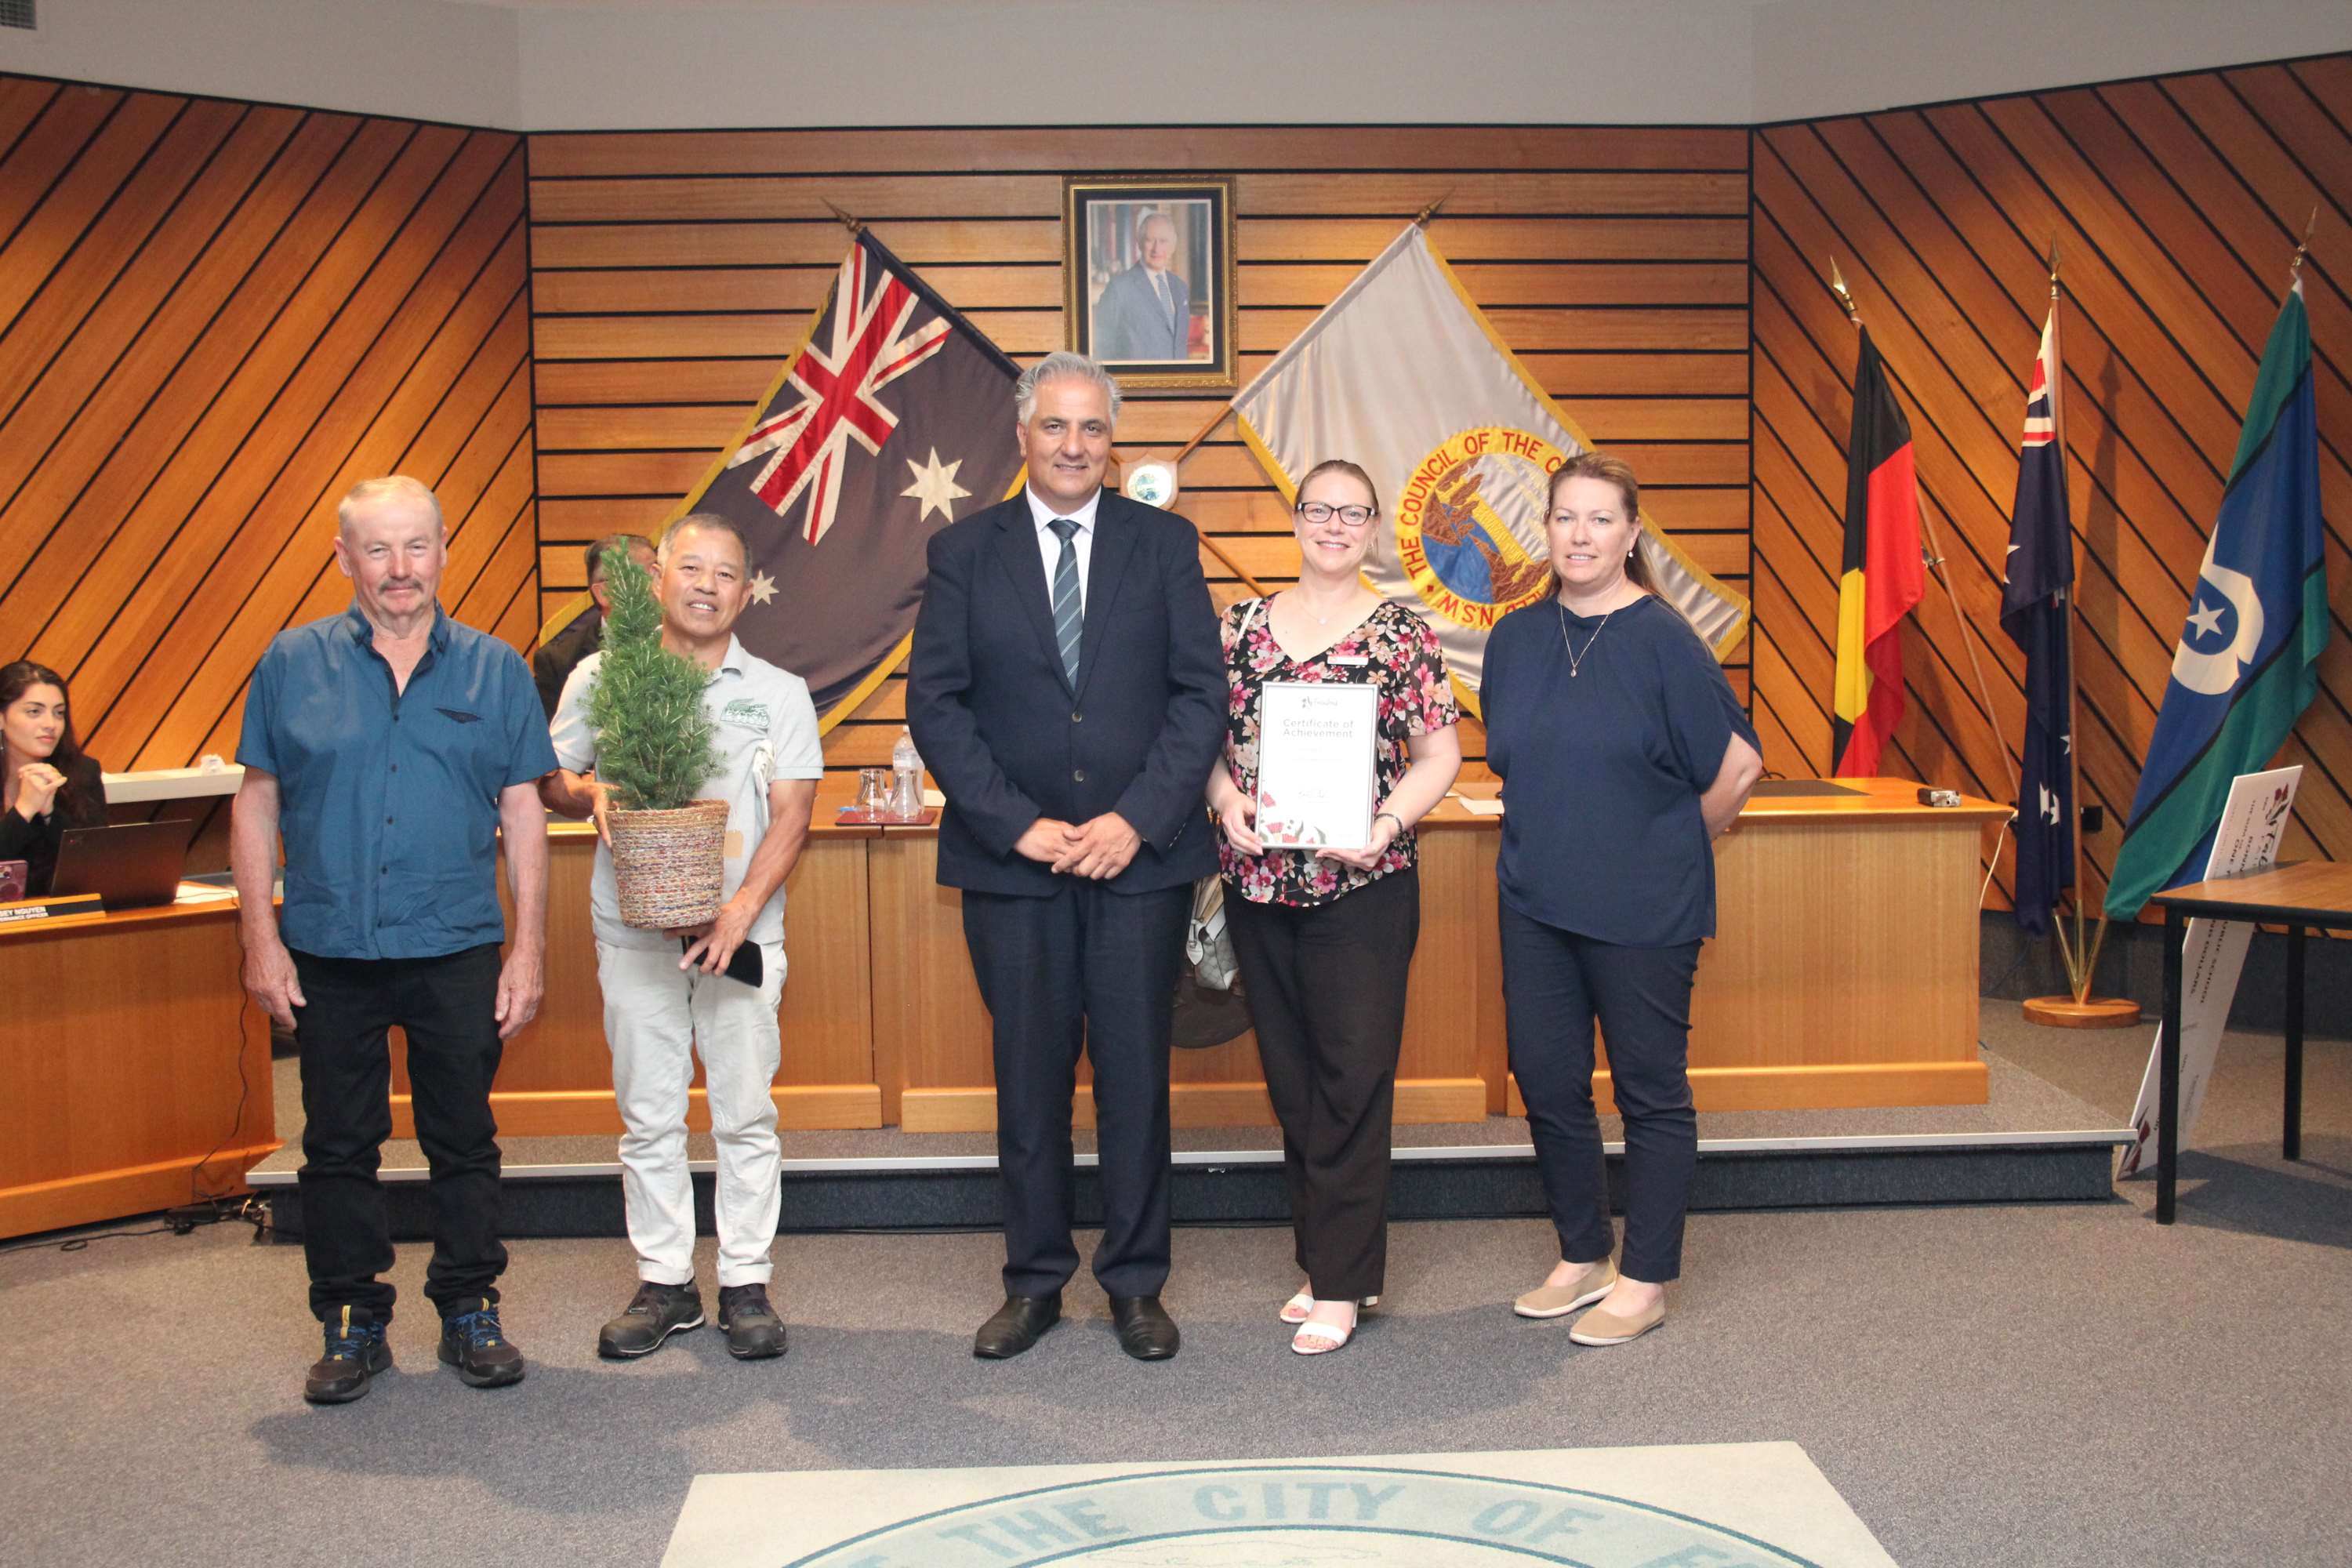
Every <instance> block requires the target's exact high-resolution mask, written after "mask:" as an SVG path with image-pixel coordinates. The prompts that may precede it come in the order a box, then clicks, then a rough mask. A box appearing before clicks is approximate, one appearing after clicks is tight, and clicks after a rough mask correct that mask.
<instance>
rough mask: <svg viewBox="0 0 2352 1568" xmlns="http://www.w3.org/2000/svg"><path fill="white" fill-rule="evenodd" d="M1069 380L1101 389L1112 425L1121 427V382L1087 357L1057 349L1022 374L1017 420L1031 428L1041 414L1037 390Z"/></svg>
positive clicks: (1015, 397) (1015, 385) (1017, 385)
mask: <svg viewBox="0 0 2352 1568" xmlns="http://www.w3.org/2000/svg"><path fill="white" fill-rule="evenodd" d="M1065 376H1068V377H1071V378H1073V379H1075V380H1080V381H1091V382H1093V383H1094V384H1096V385H1097V386H1099V387H1101V388H1102V389H1103V394H1104V395H1106V396H1107V397H1108V398H1109V399H1110V422H1111V423H1112V424H1113V425H1117V424H1118V379H1117V378H1116V377H1114V376H1113V375H1112V374H1111V373H1110V372H1108V371H1107V370H1105V369H1103V367H1102V366H1101V365H1099V364H1097V363H1095V362H1094V361H1093V360H1090V359H1088V358H1087V356H1086V355H1084V354H1074V353H1070V352H1069V351H1068V350H1067V349H1055V351H1054V352H1053V353H1049V354H1047V355H1046V356H1045V358H1044V359H1041V360H1039V361H1038V362H1037V363H1035V364H1033V365H1031V366H1030V367H1029V368H1028V369H1027V370H1024V371H1023V372H1022V373H1021V379H1020V380H1019V381H1017V382H1015V383H1013V418H1015V419H1017V420H1019V421H1020V422H1021V423H1022V424H1024V425H1026V424H1028V423H1029V416H1031V415H1032V414H1034V413H1035V412H1037V389H1038V388H1039V387H1041V386H1043V385H1045V384H1046V383H1047V382H1049V381H1059V380H1061V379H1062V378H1063V377H1065Z"/></svg>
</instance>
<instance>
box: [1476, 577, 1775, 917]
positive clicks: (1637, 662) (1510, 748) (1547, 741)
mask: <svg viewBox="0 0 2352 1568" xmlns="http://www.w3.org/2000/svg"><path fill="white" fill-rule="evenodd" d="M1606 619H1607V626H1605V628H1604V627H1603V626H1602V620H1603V617H1601V616H1578V615H1573V614H1570V613H1569V612H1568V611H1567V610H1565V609H1563V608H1562V606H1561V605H1560V604H1559V600H1558V599H1555V598H1545V599H1541V600H1538V602H1536V603H1535V604H1533V605H1528V606H1527V607H1526V608H1525V609H1521V610H1515V611H1513V612H1512V613H1511V614H1510V615H1508V616H1504V617H1503V619H1502V621H1501V622H1500V623H1499V624H1497V625H1496V627H1495V630H1494V632H1493V634H1492V635H1491V636H1490V637H1488V638H1487V639H1486V668H1485V670H1484V672H1483V675H1482V677H1481V679H1480V682H1479V693H1478V695H1479V707H1480V709H1481V710H1483V713H1482V716H1483V717H1484V719H1485V721H1486V762H1487V765H1488V766H1490V767H1492V768H1493V769H1494V770H1495V772H1496V775H1497V776H1499V777H1500V778H1501V779H1502V781H1503V845H1502V850H1501V854H1500V858H1499V859H1498V861H1497V863H1496V878H1497V879H1498V880H1499V882H1500V884H1501V892H1502V897H1503V901H1504V902H1505V903H1507V904H1508V905H1510V906H1511V908H1513V909H1515V910H1518V911H1519V913H1521V914H1523V915H1526V916H1528V918H1529V919H1531V920H1538V921H1542V922H1543V923H1544V924H1546V925H1549V926H1555V927H1558V928H1559V929H1560V930H1562V931H1574V932H1576V933H1577V934H1578V935H1580V936H1586V937H1591V938H1592V939H1593V940H1595V941H1597V942H1613V943H1616V944H1617V945H1619V946H1621V947H1675V946H1679V945H1681V944H1682V943H1684V942H1698V941H1701V940H1702V939H1704V938H1706V937H1710V936H1713V935H1714V934H1715V851H1714V847H1712V846H1711V845H1710V844H1709V843H1708V841H1707V832H1706V821H1705V819H1704V818H1703V817H1702V816H1700V814H1699V805H1698V802H1699V796H1700V795H1702V794H1704V793H1705V792H1706V787H1707V786H1708V785H1709V784H1713V783H1714V782H1715V778H1716V774H1717V773H1719V772H1721V771H1722V768H1723V753H1724V752H1725V750H1726V748H1727V747H1728V746H1729V745H1730V744H1731V738H1732V737H1733V736H1735V735H1737V736H1738V737H1740V738H1741V739H1743V740H1745V741H1746V742H1748V744H1749V745H1751V746H1752V745H1756V744H1757V741H1756V731H1754V730H1753V729H1752V728H1750V727H1749V725H1748V717H1747V715H1746V714H1744V713H1742V712H1741V711H1740V709H1739V700H1738V698H1736V697H1735V696H1733V695H1732V691H1731V683H1730V682H1729V681H1727V680H1726V679H1724V675H1723V668H1722V666H1720V665H1718V664H1717V663H1716V661H1715V656H1714V655H1713V654H1711V653H1709V652H1708V651H1707V649H1706V645H1705V644H1704V643H1702V642H1700V641H1699V638H1698V634H1697V633H1696V632H1694V631H1692V630H1691V628H1690V626H1689V625H1688V624H1687V623H1685V621H1684V620H1683V618H1682V617H1681V616H1678V615H1676V614H1675V612H1674V610H1673V609H1672V608H1671V607H1669V606H1668V605H1664V604H1662V603H1660V602H1659V601H1657V600H1655V599H1652V598H1646V597H1645V598H1643V599H1639V600H1637V601H1635V602H1634V603H1633V604H1631V605H1626V606H1624V607H1623V608H1622V609H1620V610H1618V611H1617V612H1615V613H1614V614H1613V615H1612V616H1608V617H1606ZM1564 637H1565V638H1566V639H1569V640H1571V641H1572V642H1573V645H1574V647H1575V649H1576V657H1577V660H1578V663H1577V674H1576V676H1575V677H1574V678H1573V679H1571V678H1570V675H1569V656H1568V652H1567V647H1566V646H1565V644H1564V641H1563V638H1564ZM1588 650H1589V651H1588ZM1760 749H1761V748H1760V747H1759V750H1760Z"/></svg>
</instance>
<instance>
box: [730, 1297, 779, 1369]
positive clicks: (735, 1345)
mask: <svg viewBox="0 0 2352 1568" xmlns="http://www.w3.org/2000/svg"><path fill="white" fill-rule="evenodd" d="M719 1327H720V1328H722V1329H724V1330H726V1331H727V1353H728V1354H729V1355H731V1356H733V1357H734V1358H735V1359H736V1360H737V1361H764V1360H766V1359H767V1358H768V1357H770V1356H772V1355H782V1354H783V1353H784V1321H783V1320H782V1318H779V1317H778V1316H776V1310H775V1309H774V1308H773V1307H771V1306H769V1305H768V1288H767V1287H766V1286H765V1285H721V1286H720V1287H719Z"/></svg>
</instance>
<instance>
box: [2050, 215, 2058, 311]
mask: <svg viewBox="0 0 2352 1568" xmlns="http://www.w3.org/2000/svg"><path fill="white" fill-rule="evenodd" d="M2050 297H2051V298H2052V299H2053V300H2055V299H2056V298H2058V231H2057V230H2055V229H2053V230H2051V231H2050Z"/></svg>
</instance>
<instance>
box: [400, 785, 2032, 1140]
mask: <svg viewBox="0 0 2352 1568" xmlns="http://www.w3.org/2000/svg"><path fill="white" fill-rule="evenodd" d="M1843 782H1845V783H1847V784H1851V785H1853V786H1854V788H1855V789H1856V790H1857V791H1858V792H1859V793H1857V794H1853V795H1795V796H1771V797H1765V798H1760V799H1757V800H1754V801H1751V802H1750V803H1749V805H1748V809H1747V810H1746V811H1745V812H1743V813H1742V814H1741V816H1740V822H1739V827H1738V830H1737V831H1736V832H1734V833H1733V834H1732V835H1731V836H1730V837H1727V838H1725V839H1723V840H1721V841H1719V842H1718V844H1717V921H1718V927H1719V930H1718V934H1717V938H1716V940H1715V941H1714V942H1710V943H1708V944H1707V947H1706V952H1705V953H1704V954H1703V955H1702V957H1701V959H1700V961H1699V970H1698V987H1697V992H1696V996H1695V998H1694V1001H1693V1008H1692V1015H1693V1016H1692V1033H1691V1079H1692V1085H1693V1089H1694V1091H1695V1093H1696V1097H1697V1100H1698V1104H1699V1106H1700V1108H1701V1109H1702V1110H1763V1109H1799V1108H1818V1107H1835V1106H1866V1105H1960V1104H1981V1103H1983V1101H1984V1099H1985V1068H1984V1063H1983V1060H1982V1058H1980V1057H1979V1054H1978V1051H1977V940H1978V939H1977V931H1978V921H1977V909H1978V901H1979V895H1980V889H1981V886H1982V866H1981V863H1980V861H1979V854H1980V853H1981V849H1982V846H1981V842H1980V840H1981V835H1982V833H1983V830H1984V829H1985V828H1986V827H1987V826H1988V825H1994V824H1998V823H1999V822H2000V821H2002V820H2004V819H2005V818H2006V817H2007V816H2008V815H2009V808H2008V807H2006V806H2003V805H1994V804H1993V803H1991V802H1988V801H1980V800H1964V801H1963V802H1962V804H1961V805H1959V806H1958V807H1928V806H1923V805H1919V804H1918V803H1917V801H1916V797H1915V794H1914V792H1915V791H1916V787H1917V786H1916V785H1915V784H1908V783H1905V782H1902V781H1899V780H1847V781H1843ZM1468 787H1469V788H1470V789H1473V790H1475V789H1477V788H1479V787H1480V786H1478V785H1476V784H1472V785H1470V786H1468ZM1486 787H1487V788H1490V789H1491V787H1492V786H1491V785H1490V786H1486ZM848 789H849V784H848V781H847V780H845V779H843V780H835V779H828V780H827V781H826V782H825V784H824V786H823V787H822V788H821V789H820V791H819V795H818V811H817V825H816V826H815V827H814V830H813V831H812V834H811V837H810V842H809V845H808V847H807V849H806V851H805V852H804V853H803V856H802V858H801V862H800V864H799V866H798V867H796V868H794V870H793V876H792V879H791V880H790V881H789V882H788V883H787V885H786V887H787V891H786V900H787V901H786V908H785V921H784V924H785V948H786V959H787V963H788V965H789V968H788V971H787V976H786V981H785V984H784V996H783V1003H782V1010H781V1017H780V1021H781V1025H782V1030H783V1042H784V1044H783V1067H782V1070H781V1071H780V1072H779V1073H778V1074H777V1079H776V1087H775V1089H774V1094H775V1098H776V1102H777V1106H778V1109H779V1112H780V1115H781V1117H782V1123H783V1125H784V1126H786V1127H788V1128H803V1129H806V1128H849V1127H881V1126H899V1127H904V1128H906V1129H908V1131H989V1130H992V1129H993V1127H994V1126H995V1089H994V1088H993V1079H992V1072H991V1069H990V1061H989V1044H988V1016H987V1013H986V1011H985V1010H984V1009H983V1008H982V1005H981V1002H980V994H979V991H978V988H977V987H976V986H975V984H973V981H972V975H971V961H970V959H969V958H968V957H967V955H966V953H965V951H964V941H963V927H962V920H961V903H960V899H959V896H958V895H957V894H956V893H955V892H954V891H953V890H952V889H945V888H941V887H939V886H938V885H937V884H936V882H935V881H934V879H933V875H932V873H933V869H934V867H935V865H936V853H935V852H936V847H937V833H936V830H935V829H934V828H931V827H928V826H906V827H902V826H869V825H844V824H840V823H838V822H837V821H836V820H835V814H836V813H837V812H838V810H839V808H840V807H841V806H842V805H845V804H846V803H847V800H848ZM1497 826H1498V821H1497V819H1496V817H1494V816H1480V815H1476V814H1474V813H1473V812H1472V811H1471V810H1470V809H1468V808H1467V807H1466V806H1465V805H1464V804H1463V803H1462V802H1460V801H1458V800H1447V801H1446V802H1444V804H1443V805H1440V806H1439V807H1438V809H1437V810H1436V811H1435V812H1433V813H1432V814H1431V816H1430V818H1429V819H1428V820H1427V821H1426V822H1425V823H1423V826H1422V830H1421V883H1422V927H1421V944H1420V948H1419V951H1418V952H1416V954H1415V955H1414V959H1413V966H1412V988H1411V991H1410V993H1409V1000H1408V1003H1407V1010H1406V1022H1405V1038H1404V1050H1403V1056H1402V1062H1401V1064H1400V1068H1399V1075H1398V1077H1399V1081H1398V1089H1397V1119H1398V1120H1399V1121H1423V1122H1426V1121H1475V1120H1478V1119H1479V1118H1480V1117H1482V1116H1485V1115H1487V1114H1490V1113H1501V1112H1505V1111H1515V1110H1517V1104H1516V1095H1515V1093H1514V1091H1513V1089H1512V1087H1511V1084H1510V1081H1509V1073H1508V1070H1507V1065H1506V1061H1505V1048H1504V1030H1503V993H1502V970H1501V964H1500V962H1499V960H1498V959H1497V957H1496V952H1495V946H1494V940H1493V937H1494V931H1495V928H1496V901H1495V900H1496V894H1495V872H1494V867H1495V851H1496V843H1497V831H1496V829H1497ZM550 831H551V892H550V899H549V905H550V908H549V915H548V963H547V973H548V989H547V1000H546V1003H545V1004H544V1005H543V1006H542V1007H541V1012H540V1016H539V1020H538V1021H537V1022H536V1023H534V1024H533V1025H532V1026H531V1027H530V1029H528V1030H526V1031H525V1032H524V1033H523V1034H522V1035H521V1036H520V1037H518V1038H517V1039H515V1040H514V1041H512V1042H510V1043H509V1046H508V1048H507V1053H506V1060H505V1065H504V1067H503V1068H501V1069H500V1071H499V1087H498V1091H497V1096H496V1103H497V1109H498V1115H499V1127H500V1129H501V1130H502V1131H505V1132H507V1133H509V1134H515V1135H522V1134H531V1133H558V1132H591V1133H606V1132H617V1131H619V1130H620V1118H619V1113H618V1111H617V1110H615V1109H614V1104H613V1094H612V1069H611V1062H610V1058H609V1057H608V1055H607V1053H606V1050H605V1046H604V1027H603V1017H602V1001H601V998H600V996H599V994H598V992H597V988H596V958H595V944H594V941H593V937H592V936H591V934H590V931H589V924H588V907H587V906H588V873H589V868H590V866H591V864H592V861H593V854H594V849H595V840H594V836H593V833H591V832H590V830H589V829H588V828H587V827H586V826H585V825H583V824H573V823H557V824H554V825H553V826H551V830H550ZM1172 1079H1173V1100H1172V1106H1173V1115H1174V1118H1175V1121H1176V1122H1177V1124H1178V1125H1179V1126H1190V1127H1216V1126H1244V1125H1264V1124H1268V1123H1270V1122H1271V1121H1273V1110H1272V1107H1271V1105H1270V1104H1269V1103H1268V1101H1267V1100H1266V1097H1265V1079H1264V1077H1263V1075H1262V1073H1261V1072H1260V1069H1259V1068H1258V1064H1257V1053H1256V1043H1255V1038H1254V1037H1251V1036H1249V1035H1244V1036H1242V1037H1240V1038H1238V1039H1236V1040H1234V1041H1232V1042H1230V1043H1228V1044H1225V1045H1223V1046H1218V1047H1213V1048H1210V1049H1207V1050H1197V1051H1180V1052H1178V1053H1177V1054H1176V1059H1175V1063H1174V1066H1173V1068H1172ZM698 1081H699V1078H698ZM1605 1082H1606V1080H1605V1075H1604V1076H1603V1079H1602V1083H1601V1086H1599V1087H1601V1088H1602V1089H1603V1090H1604V1092H1605ZM406 1089H407V1084H406V1080H405V1079H404V1077H403V1076H401V1075H400V1072H399V1070H398V1068H397V1066H395V1076H394V1091H395V1100H394V1117H395V1121H396V1122H397V1123H398V1125H399V1127H400V1129H401V1130H402V1131H403V1132H404V1133H405V1131H406V1129H407V1126H408V1120H407V1100H406ZM695 1092H696V1097H697V1098H696V1101H695V1105H694V1110H693V1117H694V1122H695V1125H696V1126H698V1127H702V1126H707V1125H708V1121H707V1116H706V1114H705V1112H704V1110H703V1108H702V1105H701V1101H700V1089H699V1088H698V1089H696V1091H695ZM1077 1111H1078V1115H1079V1117H1080V1120H1081V1124H1084V1123H1085V1122H1086V1121H1087V1120H1089V1119H1090V1118H1091V1116H1092V1106H1091V1104H1090V1103H1089V1101H1088V1098H1087V1094H1086V1092H1085V1091H1084V1090H1083V1089H1081V1091H1080V1094H1079V1097H1078V1105H1077Z"/></svg>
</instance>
